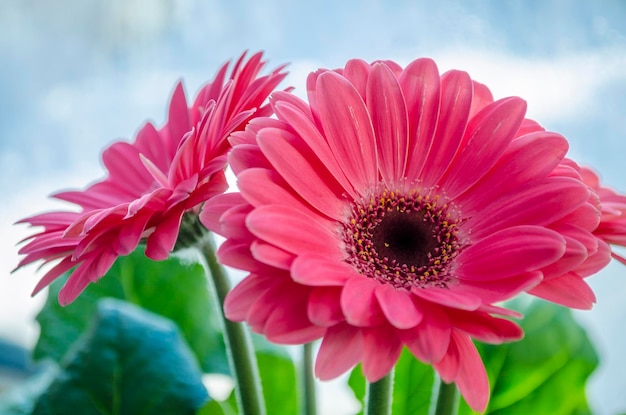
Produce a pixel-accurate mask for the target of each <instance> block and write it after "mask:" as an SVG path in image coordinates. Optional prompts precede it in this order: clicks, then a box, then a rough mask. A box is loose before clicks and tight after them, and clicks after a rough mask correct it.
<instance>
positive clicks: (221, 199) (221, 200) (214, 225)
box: [200, 193, 248, 235]
mask: <svg viewBox="0 0 626 415" xmlns="http://www.w3.org/2000/svg"><path fill="white" fill-rule="evenodd" d="M247 203H248V202H246V200H245V199H244V198H243V197H242V196H241V194H240V193H224V194H221V195H218V196H215V197H213V198H212V199H210V200H208V201H207V202H206V203H205V204H204V206H203V207H202V211H201V212H200V222H202V224H203V225H204V226H206V227H207V229H209V230H211V231H213V232H216V233H218V234H220V235H221V228H222V223H221V222H220V217H221V216H222V215H223V214H224V212H225V211H227V210H228V209H230V208H231V207H233V206H235V205H241V204H247Z"/></svg>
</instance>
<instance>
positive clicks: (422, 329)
mask: <svg viewBox="0 0 626 415" xmlns="http://www.w3.org/2000/svg"><path fill="white" fill-rule="evenodd" d="M420 307H421V308H422V314H423V316H424V318H423V319H422V322H421V323H420V324H419V325H418V326H417V327H414V328H411V329H408V330H403V331H402V332H401V333H400V335H401V338H402V341H403V342H404V343H405V344H406V346H407V347H408V348H409V350H410V351H411V353H413V354H414V355H415V357H417V358H418V359H419V360H421V361H422V362H424V363H432V362H438V361H440V360H441V359H442V358H443V356H444V354H445V353H446V350H448V344H449V343H450V333H451V330H452V328H451V326H450V319H448V316H447V315H446V314H445V313H444V312H443V311H442V310H441V308H440V307H439V306H436V305H432V304H428V303H425V302H421V303H420Z"/></svg>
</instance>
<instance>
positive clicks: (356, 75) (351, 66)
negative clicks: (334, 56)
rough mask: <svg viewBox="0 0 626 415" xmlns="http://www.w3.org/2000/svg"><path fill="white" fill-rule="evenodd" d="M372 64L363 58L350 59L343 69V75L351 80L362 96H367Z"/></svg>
mask: <svg viewBox="0 0 626 415" xmlns="http://www.w3.org/2000/svg"><path fill="white" fill-rule="evenodd" d="M371 68H372V67H371V66H370V64H369V63H367V62H365V61H364V60H362V59H350V60H349V61H348V62H347V63H346V67H345V68H344V70H343V76H344V77H345V78H346V79H347V80H348V81H350V83H351V84H352V86H354V89H356V90H357V92H358V93H359V95H360V96H362V97H365V95H366V89H367V80H368V78H369V76H370V70H371Z"/></svg>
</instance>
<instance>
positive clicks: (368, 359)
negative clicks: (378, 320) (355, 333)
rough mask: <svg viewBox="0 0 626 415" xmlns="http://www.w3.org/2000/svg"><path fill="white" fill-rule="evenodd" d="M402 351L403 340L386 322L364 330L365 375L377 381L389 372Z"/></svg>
mask: <svg viewBox="0 0 626 415" xmlns="http://www.w3.org/2000/svg"><path fill="white" fill-rule="evenodd" d="M401 352H402V342H401V341H400V339H399V338H398V335H397V334H396V332H395V330H393V329H392V328H391V327H389V326H387V325H386V324H382V325H380V326H378V327H373V328H370V329H367V330H364V333H363V366H362V369H363V376H365V378H366V379H367V380H368V381H369V382H376V381H378V380H380V379H382V378H383V377H384V376H385V375H386V374H388V373H389V372H390V371H391V369H393V366H394V365H395V364H396V362H397V361H398V358H399V357H400V353H401Z"/></svg>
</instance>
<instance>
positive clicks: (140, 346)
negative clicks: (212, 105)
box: [33, 299, 208, 415]
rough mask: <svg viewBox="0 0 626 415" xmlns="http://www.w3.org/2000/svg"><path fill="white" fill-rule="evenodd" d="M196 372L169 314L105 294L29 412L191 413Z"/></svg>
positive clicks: (196, 396) (201, 394)
mask: <svg viewBox="0 0 626 415" xmlns="http://www.w3.org/2000/svg"><path fill="white" fill-rule="evenodd" d="M207 398H208V395H207V392H206V389H205V387H204V385H203V384H202V373H201V372H200V369H199V367H198V366H197V363H196V359H195V358H194V356H193V354H192V352H191V350H190V349H189V347H188V346H187V344H186V343H185V341H184V340H183V339H182V337H181V335H180V332H179V330H178V328H177V327H176V325H175V324H173V323H172V322H171V321H170V320H167V319H165V318H163V317H160V316H157V315H155V314H153V313H149V312H146V311H145V310H143V309H141V308H139V307H136V306H133V305H131V304H129V303H127V302H123V301H119V300H113V299H105V300H101V301H100V302H99V303H98V306H97V310H96V313H95V316H94V319H93V321H92V323H91V325H90V327H89V330H88V331H87V332H85V334H84V335H83V336H81V338H80V339H79V341H78V342H77V343H76V344H75V347H74V348H73V350H72V351H71V352H70V353H69V354H68V356H67V359H66V361H65V363H64V365H63V367H62V371H61V372H60V373H59V374H58V375H57V377H56V378H55V380H54V381H53V382H52V384H51V385H50V387H49V388H48V389H47V391H46V392H45V393H43V394H42V395H41V396H40V398H39V400H38V401H37V403H36V405H35V409H34V411H33V415H53V414H81V415H90V414H94V415H96V414H97V415H109V414H110V415H126V414H128V415H133V414H143V415H150V414H155V415H156V414H181V415H184V414H190V415H191V414H195V413H196V411H197V409H198V408H200V407H201V406H202V405H203V403H204V402H205V401H206V400H207Z"/></svg>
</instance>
